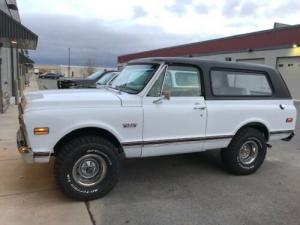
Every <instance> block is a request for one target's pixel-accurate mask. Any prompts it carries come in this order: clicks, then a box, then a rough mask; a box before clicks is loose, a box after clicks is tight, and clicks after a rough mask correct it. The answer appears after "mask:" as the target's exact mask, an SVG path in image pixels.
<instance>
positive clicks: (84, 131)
mask: <svg viewBox="0 0 300 225" xmlns="http://www.w3.org/2000/svg"><path fill="white" fill-rule="evenodd" d="M90 134H92V135H99V136H101V137H104V138H106V139H107V140H109V141H111V142H112V143H113V144H114V145H115V146H116V147H117V148H118V151H119V153H120V154H123V153H124V151H123V148H122V145H121V142H120V141H119V140H118V138H117V137H116V136H115V135H113V134H112V133H111V132H109V131H107V130H105V129H102V128H98V127H85V128H79V129H76V130H73V131H71V132H69V133H68V134H66V135H65V136H63V137H62V138H61V139H60V140H59V141H58V142H57V143H56V144H55V146H54V155H56V154H57V153H58V152H59V150H60V149H61V146H62V145H64V144H65V143H67V142H68V141H71V140H72V139H73V138H76V137H78V136H82V135H90Z"/></svg>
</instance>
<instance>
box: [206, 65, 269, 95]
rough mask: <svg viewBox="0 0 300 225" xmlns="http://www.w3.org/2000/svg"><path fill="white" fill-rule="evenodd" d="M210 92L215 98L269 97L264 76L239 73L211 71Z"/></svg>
mask: <svg viewBox="0 0 300 225" xmlns="http://www.w3.org/2000/svg"><path fill="white" fill-rule="evenodd" d="M211 84H212V92H213V94H214V95H216V96H271V95H272V88H271V86H270V84H269V81H268V78H267V76H266V74H263V73H253V72H249V73H248V72H240V71H225V70H212V71H211Z"/></svg>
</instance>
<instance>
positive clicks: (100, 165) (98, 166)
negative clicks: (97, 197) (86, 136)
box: [72, 154, 107, 186]
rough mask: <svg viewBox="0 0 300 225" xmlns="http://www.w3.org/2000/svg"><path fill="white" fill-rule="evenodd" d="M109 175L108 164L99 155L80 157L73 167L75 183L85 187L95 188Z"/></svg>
mask: <svg viewBox="0 0 300 225" xmlns="http://www.w3.org/2000/svg"><path fill="white" fill-rule="evenodd" d="M106 173H107V163H106V161H105V160H104V158H103V157H102V156H100V155H97V154H88V155H84V156H82V157H80V158H79V159H78V160H77V161H76V163H75V164H74V166H73V170H72V175H73V178H74V181H75V182H76V183H78V184H80V185H83V186H93V185H95V184H98V183H99V182H101V181H102V180H103V179H104V177H105V175H106Z"/></svg>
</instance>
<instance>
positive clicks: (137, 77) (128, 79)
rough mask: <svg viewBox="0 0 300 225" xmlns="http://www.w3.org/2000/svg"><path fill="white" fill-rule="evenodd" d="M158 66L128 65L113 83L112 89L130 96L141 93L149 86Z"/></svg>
mask: <svg viewBox="0 0 300 225" xmlns="http://www.w3.org/2000/svg"><path fill="white" fill-rule="evenodd" d="M157 68H158V65H150V64H149V65H128V66H126V67H125V68H124V69H123V70H122V71H121V73H120V74H119V76H118V77H117V78H116V79H114V81H113V82H112V83H111V86H110V87H111V88H113V89H117V90H120V91H123V92H127V93H129V94H137V93H139V92H141V91H142V90H143V89H144V87H145V86H146V85H147V83H148V82H149V80H150V79H151V78H152V76H153V74H154V73H155V71H156V70H157Z"/></svg>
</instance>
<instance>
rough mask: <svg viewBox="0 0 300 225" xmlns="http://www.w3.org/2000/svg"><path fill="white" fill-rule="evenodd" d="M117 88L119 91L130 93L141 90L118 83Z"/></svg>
mask: <svg viewBox="0 0 300 225" xmlns="http://www.w3.org/2000/svg"><path fill="white" fill-rule="evenodd" d="M115 89H117V90H119V91H124V92H126V93H129V94H136V93H138V91H139V90H136V89H134V88H132V87H128V86H126V84H123V85H118V86H116V87H115Z"/></svg>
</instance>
